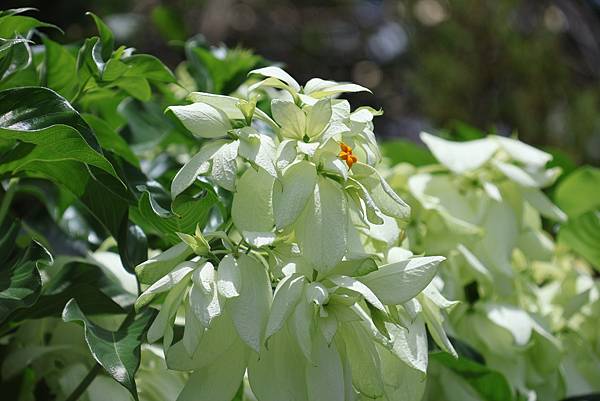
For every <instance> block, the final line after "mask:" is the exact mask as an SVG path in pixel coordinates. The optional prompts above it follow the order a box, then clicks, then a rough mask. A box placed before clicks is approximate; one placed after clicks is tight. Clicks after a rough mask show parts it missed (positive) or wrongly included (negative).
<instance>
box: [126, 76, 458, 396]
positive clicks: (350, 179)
mask: <svg viewBox="0 0 600 401" xmlns="http://www.w3.org/2000/svg"><path fill="white" fill-rule="evenodd" d="M253 74H254V75H256V76H260V77H262V80H261V81H259V82H257V83H256V84H254V85H252V86H251V87H249V88H248V93H249V94H250V95H251V96H252V95H253V94H258V93H265V92H271V93H275V94H276V98H274V99H272V100H271V102H270V111H269V112H265V111H263V110H260V109H259V108H257V107H256V100H243V99H239V98H235V97H228V96H219V95H212V94H207V93H193V94H191V99H192V100H193V101H194V103H192V104H190V105H186V106H173V107H170V108H169V110H170V111H171V112H172V113H173V114H174V115H175V116H176V117H177V118H178V119H179V120H180V121H181V123H182V124H183V125H184V126H185V127H186V128H187V129H188V130H189V131H190V132H191V133H192V134H193V135H194V136H196V137H198V138H201V139H203V140H204V141H203V145H202V147H201V149H200V151H199V152H198V153H197V154H196V155H194V156H193V157H192V158H191V159H190V160H189V162H188V163H186V164H185V165H184V166H183V167H182V168H181V170H180V171H179V172H178V174H177V175H176V177H175V178H174V179H173V182H172V187H171V192H172V197H173V198H175V197H177V196H178V195H179V194H181V193H182V192H183V191H185V190H186V189H187V188H188V187H190V186H192V185H193V184H194V182H196V180H197V179H198V177H203V178H202V179H205V180H208V181H210V182H211V183H213V184H215V185H218V186H220V187H222V188H223V189H225V190H228V191H231V192H232V193H233V201H232V203H231V209H230V216H231V219H230V224H224V226H223V227H225V229H223V230H221V231H215V232H209V233H207V232H204V233H203V232H201V231H200V230H197V232H196V233H195V235H193V236H192V235H189V234H185V235H184V234H182V235H181V238H182V242H181V243H180V244H178V245H176V246H174V247H172V248H170V249H168V250H167V251H165V252H164V253H162V254H160V255H158V256H157V257H155V258H153V259H150V260H148V261H147V262H144V263H143V264H141V265H140V266H138V268H137V269H136V272H137V274H138V277H139V279H140V281H141V282H142V283H143V284H145V285H147V287H146V290H145V291H144V292H143V294H142V295H141V296H140V297H139V299H138V300H137V303H136V307H137V308H141V307H144V306H145V305H148V304H151V305H153V306H156V307H158V308H159V309H160V312H159V313H158V315H157V317H156V319H155V321H154V323H153V324H152V326H151V327H150V330H149V332H148V340H149V341H150V342H154V341H156V340H158V339H160V338H161V337H162V338H163V345H164V349H165V354H166V360H167V364H168V366H169V368H170V369H176V370H183V371H193V372H194V373H192V375H191V376H190V380H189V381H188V383H187V385H186V387H185V388H184V390H183V391H182V393H181V394H180V396H179V400H180V401H186V400H194V401H199V400H207V401H208V400H210V401H230V400H231V399H232V398H233V396H234V394H235V393H236V391H237V390H238V387H239V385H240V383H241V381H242V378H243V377H244V374H245V372H247V375H248V381H249V384H250V388H251V390H252V392H253V393H254V395H255V396H256V398H257V399H258V400H259V401H283V400H311V401H321V400H322V401H345V400H356V399H378V400H389V401H393V400H400V399H402V400H406V399H412V398H411V394H413V395H414V398H415V399H418V397H419V396H418V394H420V391H421V389H422V388H423V385H424V377H423V376H424V374H425V371H426V367H427V358H428V344H427V335H426V330H425V324H427V325H428V327H429V331H430V332H431V334H432V337H433V339H434V340H435V341H436V342H438V344H439V345H440V347H442V348H443V349H446V350H448V351H450V352H454V350H453V348H452V345H451V344H450V342H449V340H448V338H447V337H446V334H445V333H444V330H443V328H442V322H443V309H446V308H449V307H450V306H452V305H453V303H452V302H449V301H447V300H446V299H445V298H444V297H443V296H442V295H441V294H440V293H439V291H438V289H437V287H436V286H435V285H434V283H432V279H433V278H434V276H435V274H436V271H437V266H438V264H439V263H440V262H441V261H443V259H444V258H442V257H437V256H433V257H413V256H412V254H411V253H410V252H408V251H406V250H404V249H402V248H399V247H397V245H398V243H399V241H400V238H401V228H400V227H401V225H402V223H403V222H404V221H406V219H407V218H408V216H409V214H410V209H409V207H408V206H407V204H406V203H405V202H404V201H403V200H402V199H400V197H398V195H397V194H396V193H395V192H394V191H393V190H392V189H391V187H390V186H389V185H388V184H387V182H386V181H385V180H384V179H383V178H382V177H381V175H380V174H379V173H378V172H377V171H376V169H375V166H376V165H377V164H378V163H379V161H380V158H381V156H380V152H379V148H378V146H377V143H376V141H375V137H374V134H373V122H372V120H373V117H374V116H376V115H378V114H379V112H377V111H375V110H373V109H371V108H369V107H361V108H358V109H356V110H354V111H352V110H351V108H350V104H349V103H348V101H346V100H342V99H338V98H337V97H338V96H339V95H340V94H342V93H345V92H357V91H365V90H367V89H365V88H363V87H361V86H359V85H355V84H349V83H337V82H333V81H325V80H322V79H311V80H310V81H308V82H307V83H306V85H304V87H301V86H300V85H299V84H298V83H297V82H296V81H295V80H294V79H293V78H292V77H291V76H289V75H288V74H287V73H286V72H285V71H283V70H281V69H279V68H276V67H267V68H262V69H259V70H255V71H253ZM254 99H255V98H254ZM182 318H183V319H182ZM181 325H183V326H184V329H183V334H178V330H176V329H175V328H176V327H178V326H181Z"/></svg>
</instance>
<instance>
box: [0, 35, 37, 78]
mask: <svg viewBox="0 0 600 401" xmlns="http://www.w3.org/2000/svg"><path fill="white" fill-rule="evenodd" d="M28 42H29V41H28V40H25V39H23V38H21V37H18V38H16V39H9V40H4V39H0V44H1V45H0V81H6V80H7V79H8V78H10V77H11V76H13V75H15V74H16V73H18V72H19V71H22V70H25V69H26V68H27V67H29V66H30V65H31V64H32V59H33V56H32V54H31V48H30V47H29V43H28Z"/></svg>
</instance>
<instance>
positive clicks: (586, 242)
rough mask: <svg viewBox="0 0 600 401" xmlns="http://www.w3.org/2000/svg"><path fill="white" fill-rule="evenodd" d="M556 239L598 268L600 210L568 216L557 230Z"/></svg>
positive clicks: (599, 266) (599, 254) (599, 262)
mask: <svg viewBox="0 0 600 401" xmlns="http://www.w3.org/2000/svg"><path fill="white" fill-rule="evenodd" d="M558 241H559V242H561V243H563V244H566V245H567V246H569V247H570V248H572V249H573V250H574V251H575V252H577V253H579V254H580V255H581V256H583V257H584V258H586V259H587V260H588V261H589V262H590V263H591V264H592V265H594V267H595V268H596V269H598V270H600V246H598V244H600V210H595V211H590V212H587V213H584V214H582V215H579V216H577V217H572V218H569V221H568V222H567V223H566V224H564V225H563V226H561V228H560V230H559V232H558Z"/></svg>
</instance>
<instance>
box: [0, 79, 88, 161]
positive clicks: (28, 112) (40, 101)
mask: <svg viewBox="0 0 600 401" xmlns="http://www.w3.org/2000/svg"><path fill="white" fill-rule="evenodd" d="M55 124H64V125H68V126H70V127H72V128H74V129H75V130H77V132H79V134H80V136H81V137H82V138H83V139H84V140H85V142H87V145H88V146H89V147H91V148H92V149H93V150H95V151H97V152H100V145H99V144H98V141H97V140H96V138H95V137H94V134H93V133H92V130H91V129H90V127H89V126H88V125H87V124H86V122H85V121H84V120H83V118H81V116H80V115H79V113H77V111H76V110H75V109H74V108H73V107H72V106H71V105H70V104H69V102H68V101H67V100H66V99H65V98H63V97H62V96H60V95H59V94H57V93H56V92H54V91H52V90H50V89H47V88H41V87H30V88H15V89H7V90H3V91H0V127H2V128H7V129H12V130H18V131H33V130H39V129H43V128H47V127H49V126H51V125H55ZM31 136H35V134H32V135H31Z"/></svg>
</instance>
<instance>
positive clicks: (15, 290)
mask: <svg viewBox="0 0 600 401" xmlns="http://www.w3.org/2000/svg"><path fill="white" fill-rule="evenodd" d="M15 224H16V223H15ZM14 235H15V232H14V230H13V229H9V231H8V232H6V233H5V235H4V236H3V238H2V239H0V241H1V242H5V241H6V240H7V236H9V237H8V238H10V237H12V236H14ZM12 244H13V245H14V239H13V242H12ZM50 260H51V256H50V254H49V253H48V251H46V249H45V248H44V247H43V246H41V245H40V244H39V243H37V242H35V241H33V242H31V243H30V244H29V246H27V247H26V248H25V249H16V250H15V251H14V252H12V255H11V257H10V258H9V259H8V260H6V261H5V262H4V263H2V265H1V266H0V323H1V322H3V321H4V320H5V319H6V318H7V317H8V316H9V315H10V314H11V313H12V312H14V311H15V310H17V309H22V308H28V307H30V306H32V305H33V304H34V303H35V302H36V300H37V299H38V296H39V294H40V290H41V287H42V279H41V277H40V273H39V271H38V262H40V261H50Z"/></svg>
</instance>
